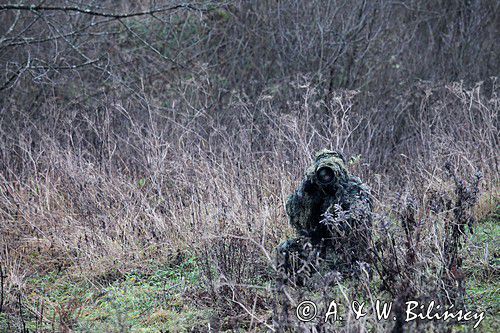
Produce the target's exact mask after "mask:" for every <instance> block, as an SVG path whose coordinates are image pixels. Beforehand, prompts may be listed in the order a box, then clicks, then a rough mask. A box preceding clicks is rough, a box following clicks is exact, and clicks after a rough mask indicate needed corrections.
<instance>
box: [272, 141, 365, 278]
mask: <svg viewBox="0 0 500 333" xmlns="http://www.w3.org/2000/svg"><path fill="white" fill-rule="evenodd" d="M286 213H287V215H288V217H289V221H290V224H291V225H292V226H293V227H294V228H295V229H296V231H297V233H298V235H299V237H298V238H296V239H291V240H288V241H286V242H285V243H283V244H281V245H280V246H279V247H278V267H279V268H280V269H283V270H284V272H285V273H286V274H287V275H290V274H294V275H295V274H297V272H298V273H299V274H302V275H304V274H305V275H311V274H313V272H314V271H318V270H321V268H320V266H321V267H323V269H324V268H325V267H326V268H327V269H328V270H330V271H337V272H340V273H344V274H345V273H347V274H354V273H356V272H357V273H359V271H360V267H362V266H363V265H365V264H366V263H369V262H370V255H369V246H370V239H371V216H372V200H371V195H370V190H369V188H368V187H367V186H366V185H364V184H363V183H362V182H361V180H360V179H359V178H358V177H356V176H352V175H350V174H349V171H348V170H347V167H346V160H345V158H344V156H343V155H342V154H341V153H339V152H335V151H331V150H326V149H324V150H321V151H319V152H318V153H317V154H316V158H315V161H314V163H313V164H312V165H311V166H310V167H309V168H308V169H307V170H306V172H305V177H304V179H303V181H302V183H301V184H300V186H299V187H298V189H297V190H296V191H295V192H294V193H293V194H292V195H290V196H289V197H288V201H287V203H286ZM311 265H312V266H314V267H312V266H311ZM322 273H325V272H322ZM302 278H303V277H302Z"/></svg>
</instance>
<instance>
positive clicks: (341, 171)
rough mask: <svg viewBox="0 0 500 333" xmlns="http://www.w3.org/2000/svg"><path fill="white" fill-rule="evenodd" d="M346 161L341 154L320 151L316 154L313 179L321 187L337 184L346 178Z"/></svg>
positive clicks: (324, 150) (325, 150) (326, 150)
mask: <svg viewBox="0 0 500 333" xmlns="http://www.w3.org/2000/svg"><path fill="white" fill-rule="evenodd" d="M346 164H347V162H346V159H345V157H344V155H342V153H340V152H337V151H332V150H328V149H322V150H320V151H319V152H317V153H316V157H315V160H314V165H313V170H311V171H313V179H314V181H315V182H316V183H317V184H318V185H321V186H327V185H331V184H335V183H338V182H339V181H340V180H342V179H345V178H347V177H348V175H349V173H348V171H347V167H346Z"/></svg>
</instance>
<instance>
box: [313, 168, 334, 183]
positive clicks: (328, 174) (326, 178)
mask: <svg viewBox="0 0 500 333" xmlns="http://www.w3.org/2000/svg"><path fill="white" fill-rule="evenodd" d="M334 177H335V173H334V172H333V170H332V169H330V168H325V167H323V168H319V169H318V171H316V178H317V179H318V182H319V183H320V184H329V183H331V182H332V181H333V179H334Z"/></svg>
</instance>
